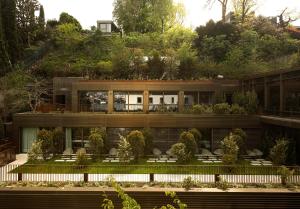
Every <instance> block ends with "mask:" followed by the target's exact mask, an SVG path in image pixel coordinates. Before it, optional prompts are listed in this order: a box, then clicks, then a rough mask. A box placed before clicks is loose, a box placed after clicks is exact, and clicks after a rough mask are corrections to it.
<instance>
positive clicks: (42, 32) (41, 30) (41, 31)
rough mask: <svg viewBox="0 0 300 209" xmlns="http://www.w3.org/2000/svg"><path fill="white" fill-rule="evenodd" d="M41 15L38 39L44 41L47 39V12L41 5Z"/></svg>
mask: <svg viewBox="0 0 300 209" xmlns="http://www.w3.org/2000/svg"><path fill="white" fill-rule="evenodd" d="M39 10H40V13H39V16H38V20H37V24H38V31H37V38H38V39H43V38H44V37H45V26H46V22H45V12H44V7H43V5H40V9H39Z"/></svg>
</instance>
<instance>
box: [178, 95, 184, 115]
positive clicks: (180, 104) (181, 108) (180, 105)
mask: <svg viewBox="0 0 300 209" xmlns="http://www.w3.org/2000/svg"><path fill="white" fill-rule="evenodd" d="M183 111H184V91H179V93H178V112H183Z"/></svg>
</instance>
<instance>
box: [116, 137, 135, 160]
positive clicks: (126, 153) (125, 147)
mask: <svg viewBox="0 0 300 209" xmlns="http://www.w3.org/2000/svg"><path fill="white" fill-rule="evenodd" d="M131 156H132V149H131V145H130V143H129V142H128V140H127V139H126V138H125V137H123V136H121V135H120V141H119V144H118V157H119V158H120V162H129V161H130V157H131Z"/></svg>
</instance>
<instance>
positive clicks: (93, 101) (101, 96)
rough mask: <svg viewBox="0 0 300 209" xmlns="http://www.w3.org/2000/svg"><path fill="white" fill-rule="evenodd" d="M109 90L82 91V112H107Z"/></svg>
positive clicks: (80, 98) (80, 99)
mask: <svg viewBox="0 0 300 209" xmlns="http://www.w3.org/2000/svg"><path fill="white" fill-rule="evenodd" d="M107 104H108V92H107V91H80V92H79V108H80V109H79V110H80V112H107Z"/></svg>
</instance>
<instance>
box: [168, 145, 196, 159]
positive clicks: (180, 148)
mask: <svg viewBox="0 0 300 209" xmlns="http://www.w3.org/2000/svg"><path fill="white" fill-rule="evenodd" d="M171 153H172V154H173V155H175V156H176V157H177V159H178V161H177V162H178V163H180V164H183V163H187V162H189V161H190V160H191V153H190V152H188V151H187V149H186V146H185V144H183V143H176V144H173V145H172V147H171Z"/></svg>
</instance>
